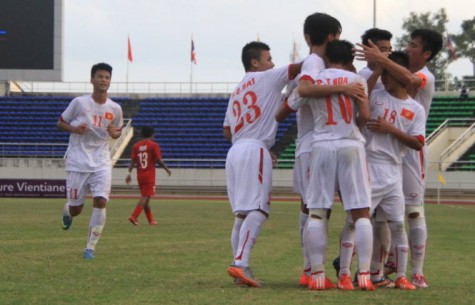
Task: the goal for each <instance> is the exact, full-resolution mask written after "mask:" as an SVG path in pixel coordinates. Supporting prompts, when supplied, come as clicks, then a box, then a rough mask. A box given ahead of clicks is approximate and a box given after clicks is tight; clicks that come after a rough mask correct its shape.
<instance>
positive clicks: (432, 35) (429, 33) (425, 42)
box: [411, 29, 444, 61]
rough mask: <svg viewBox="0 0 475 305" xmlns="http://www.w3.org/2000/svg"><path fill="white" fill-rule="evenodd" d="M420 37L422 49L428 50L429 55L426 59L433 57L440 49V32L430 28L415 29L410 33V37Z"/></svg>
mask: <svg viewBox="0 0 475 305" xmlns="http://www.w3.org/2000/svg"><path fill="white" fill-rule="evenodd" d="M414 38H420V39H421V42H422V50H423V51H430V52H431V55H430V57H429V59H428V60H427V61H430V60H431V59H432V58H434V57H435V56H436V55H437V53H439V51H440V50H441V49H442V45H443V41H444V40H443V38H442V34H440V33H439V32H436V31H434V30H430V29H416V30H414V31H412V33H411V39H414Z"/></svg>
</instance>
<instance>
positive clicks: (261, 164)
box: [258, 148, 264, 184]
mask: <svg viewBox="0 0 475 305" xmlns="http://www.w3.org/2000/svg"><path fill="white" fill-rule="evenodd" d="M263 171H264V149H263V148H261V149H260V150H259V176H258V178H259V182H260V183H261V184H262V172H263Z"/></svg>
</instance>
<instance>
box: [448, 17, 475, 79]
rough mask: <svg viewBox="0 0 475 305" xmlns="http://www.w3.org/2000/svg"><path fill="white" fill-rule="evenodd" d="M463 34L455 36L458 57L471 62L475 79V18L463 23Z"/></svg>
mask: <svg viewBox="0 0 475 305" xmlns="http://www.w3.org/2000/svg"><path fill="white" fill-rule="evenodd" d="M461 27H462V34H459V35H454V36H453V39H454V42H455V45H456V50H457V56H459V57H465V58H468V59H469V60H470V62H471V63H472V66H473V77H475V17H473V18H472V19H469V20H464V21H462V25H461Z"/></svg>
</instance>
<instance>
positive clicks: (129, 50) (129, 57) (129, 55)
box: [127, 37, 134, 62]
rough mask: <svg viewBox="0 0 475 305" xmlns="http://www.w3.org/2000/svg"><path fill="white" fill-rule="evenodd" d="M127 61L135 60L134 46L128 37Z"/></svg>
mask: <svg viewBox="0 0 475 305" xmlns="http://www.w3.org/2000/svg"><path fill="white" fill-rule="evenodd" d="M127 59H128V60H129V61H130V62H132V61H133V60H134V58H133V56H132V45H131V44H130V38H129V37H127Z"/></svg>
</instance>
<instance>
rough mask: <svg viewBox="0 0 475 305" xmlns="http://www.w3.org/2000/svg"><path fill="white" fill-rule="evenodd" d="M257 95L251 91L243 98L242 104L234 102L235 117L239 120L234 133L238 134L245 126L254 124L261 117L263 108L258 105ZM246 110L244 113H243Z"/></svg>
mask: <svg viewBox="0 0 475 305" xmlns="http://www.w3.org/2000/svg"><path fill="white" fill-rule="evenodd" d="M256 103H257V95H256V93H255V92H254V91H249V92H247V93H246V94H244V96H243V97H242V103H241V102H239V101H237V100H236V101H234V102H233V116H234V117H235V118H237V122H238V123H237V124H236V126H235V127H234V133H235V134H236V133H238V131H239V130H241V129H242V128H243V127H244V125H245V124H252V123H253V122H254V121H255V120H257V119H258V118H259V117H260V116H261V108H259V106H258V105H257V104H256ZM243 109H244V113H243Z"/></svg>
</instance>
